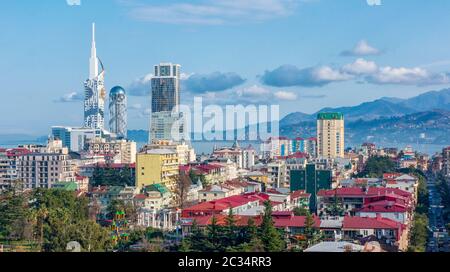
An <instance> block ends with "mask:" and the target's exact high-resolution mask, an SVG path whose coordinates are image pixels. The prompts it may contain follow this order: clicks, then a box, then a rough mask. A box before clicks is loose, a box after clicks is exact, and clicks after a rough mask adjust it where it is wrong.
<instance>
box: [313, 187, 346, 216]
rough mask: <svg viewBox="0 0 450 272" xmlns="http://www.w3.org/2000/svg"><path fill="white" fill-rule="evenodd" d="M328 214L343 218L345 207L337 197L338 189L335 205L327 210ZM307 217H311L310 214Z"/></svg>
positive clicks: (335, 193)
mask: <svg viewBox="0 0 450 272" xmlns="http://www.w3.org/2000/svg"><path fill="white" fill-rule="evenodd" d="M327 213H328V214H330V215H331V216H342V215H344V207H343V204H342V201H341V200H340V199H339V198H338V196H337V189H336V190H335V192H334V198H333V203H332V204H331V205H330V207H329V208H327ZM306 215H310V214H309V212H308V213H307V214H306Z"/></svg>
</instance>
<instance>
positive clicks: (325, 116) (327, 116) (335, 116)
mask: <svg viewBox="0 0 450 272" xmlns="http://www.w3.org/2000/svg"><path fill="white" fill-rule="evenodd" d="M317 119H318V120H344V114H342V113H339V112H322V113H319V114H318V115H317Z"/></svg>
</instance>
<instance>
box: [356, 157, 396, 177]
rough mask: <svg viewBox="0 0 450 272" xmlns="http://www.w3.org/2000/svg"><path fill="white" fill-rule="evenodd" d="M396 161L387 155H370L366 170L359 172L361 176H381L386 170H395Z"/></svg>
mask: <svg viewBox="0 0 450 272" xmlns="http://www.w3.org/2000/svg"><path fill="white" fill-rule="evenodd" d="M395 168H396V167H395V163H394V162H393V161H392V160H391V159H390V158H389V157H387V156H374V157H370V158H369V159H368V160H367V162H366V165H365V167H364V170H363V171H362V172H361V173H360V174H359V176H360V177H370V178H379V177H382V176H383V174H384V173H386V172H393V171H395Z"/></svg>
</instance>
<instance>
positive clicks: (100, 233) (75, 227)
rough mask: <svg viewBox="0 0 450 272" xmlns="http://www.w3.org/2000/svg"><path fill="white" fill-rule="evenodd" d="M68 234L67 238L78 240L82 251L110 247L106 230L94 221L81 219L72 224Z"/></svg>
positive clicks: (101, 250) (100, 249)
mask: <svg viewBox="0 0 450 272" xmlns="http://www.w3.org/2000/svg"><path fill="white" fill-rule="evenodd" d="M68 236H69V238H70V239H69V240H73V241H77V242H79V243H80V245H81V247H82V250H83V251H87V252H104V251H107V250H109V249H112V242H111V238H110V235H109V232H108V230H107V229H105V228H102V227H101V226H100V225H99V224H97V223H96V222H95V221H91V220H83V221H80V222H77V223H75V224H72V225H71V227H70V229H69V234H68Z"/></svg>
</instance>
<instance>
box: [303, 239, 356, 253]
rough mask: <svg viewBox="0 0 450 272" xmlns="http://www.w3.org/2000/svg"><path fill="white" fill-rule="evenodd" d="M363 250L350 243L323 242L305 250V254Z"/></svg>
mask: <svg viewBox="0 0 450 272" xmlns="http://www.w3.org/2000/svg"><path fill="white" fill-rule="evenodd" d="M363 249H364V247H363V246H362V245H358V244H353V243H349V242H342V241H341V242H321V243H319V244H317V245H314V246H312V247H309V248H307V249H305V250H304V252H361V251H363Z"/></svg>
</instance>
